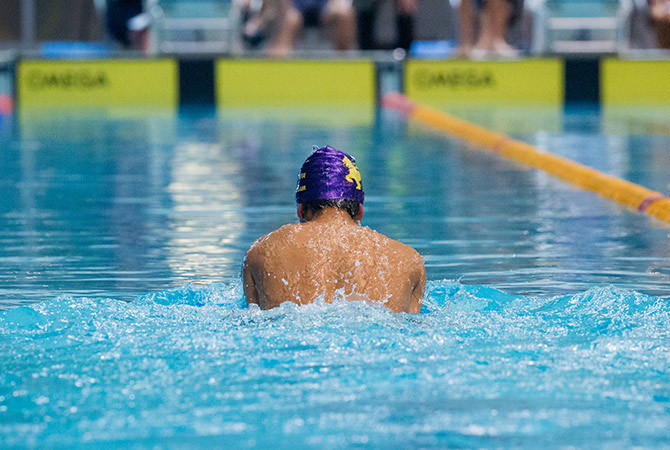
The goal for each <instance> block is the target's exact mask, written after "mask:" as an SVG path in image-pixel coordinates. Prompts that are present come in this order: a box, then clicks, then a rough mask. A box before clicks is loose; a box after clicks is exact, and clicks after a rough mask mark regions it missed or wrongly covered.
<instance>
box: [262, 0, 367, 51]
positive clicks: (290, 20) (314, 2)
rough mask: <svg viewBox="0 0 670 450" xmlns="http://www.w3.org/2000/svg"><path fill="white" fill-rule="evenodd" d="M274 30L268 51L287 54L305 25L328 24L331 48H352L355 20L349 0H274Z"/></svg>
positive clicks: (326, 25)
mask: <svg viewBox="0 0 670 450" xmlns="http://www.w3.org/2000/svg"><path fill="white" fill-rule="evenodd" d="M276 1H277V3H278V8H277V18H276V19H277V29H276V30H275V36H274V38H273V41H272V44H271V45H270V51H269V54H270V56H271V57H274V58H283V57H288V56H290V55H291V53H292V52H293V46H294V45H295V43H296V41H297V39H298V37H299V35H300V33H301V32H302V30H303V29H304V28H305V27H309V26H317V27H323V26H325V27H329V28H331V30H329V31H330V32H331V33H332V40H333V46H334V47H335V50H352V49H353V48H354V43H355V42H354V41H355V39H356V22H355V17H354V11H353V8H352V6H351V0H276Z"/></svg>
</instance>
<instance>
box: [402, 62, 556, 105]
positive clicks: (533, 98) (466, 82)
mask: <svg viewBox="0 0 670 450" xmlns="http://www.w3.org/2000/svg"><path fill="white" fill-rule="evenodd" d="M405 93H406V94H407V96H408V97H410V98H411V99H412V100H416V101H418V102H421V103H426V104H432V105H436V106H440V105H443V104H445V103H459V102H463V103H464V102H468V103H470V102H481V103H509V104H549V105H552V104H561V103H562V102H563V97H564V69H563V63H562V62H561V61H560V60H557V59H522V60H514V61H461V60H447V61H424V60H410V61H408V62H407V65H406V68H405Z"/></svg>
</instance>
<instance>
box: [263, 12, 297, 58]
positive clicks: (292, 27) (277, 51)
mask: <svg viewBox="0 0 670 450" xmlns="http://www.w3.org/2000/svg"><path fill="white" fill-rule="evenodd" d="M281 1H282V2H285V0H281ZM284 4H286V3H284ZM282 9H283V8H282ZM277 19H278V22H277V30H276V34H275V37H274V39H273V41H272V45H271V46H270V50H269V55H270V56H271V57H272V58H286V57H288V56H291V53H292V52H293V45H294V44H295V41H296V39H297V38H298V35H299V34H300V32H301V31H302V27H303V18H302V14H301V13H300V11H298V10H297V9H295V8H294V7H293V6H292V5H291V6H288V7H287V8H286V9H285V10H284V11H281V13H280V14H279V15H278V17H277Z"/></svg>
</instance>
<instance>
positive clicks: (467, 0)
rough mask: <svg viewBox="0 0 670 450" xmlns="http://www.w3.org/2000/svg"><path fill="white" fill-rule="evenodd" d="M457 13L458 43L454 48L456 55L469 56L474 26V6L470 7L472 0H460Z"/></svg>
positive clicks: (473, 38) (473, 40) (473, 41)
mask: <svg viewBox="0 0 670 450" xmlns="http://www.w3.org/2000/svg"><path fill="white" fill-rule="evenodd" d="M458 15H459V24H460V26H459V28H460V30H459V32H460V41H461V42H460V44H459V46H458V49H457V50H456V55H457V56H469V55H470V52H471V51H472V46H473V45H474V43H475V27H474V22H473V21H474V8H473V7H472V0H461V4H460V6H459V7H458Z"/></svg>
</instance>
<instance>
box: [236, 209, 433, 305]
mask: <svg viewBox="0 0 670 450" xmlns="http://www.w3.org/2000/svg"><path fill="white" fill-rule="evenodd" d="M362 215H363V208H362V206H361V209H360V213H359V216H358V217H355V218H352V217H351V216H349V214H348V213H346V212H345V211H342V210H339V209H335V208H326V209H323V210H321V211H318V212H317V213H315V214H312V213H311V212H307V213H305V214H303V211H302V205H299V206H298V216H299V217H300V218H301V220H302V222H301V223H299V224H290V225H285V226H283V227H281V228H279V229H278V230H276V231H273V232H272V233H269V234H267V235H265V236H263V237H261V238H260V239H258V240H257V241H256V242H254V244H252V246H251V247H250V248H249V250H248V252H247V256H246V258H245V260H244V270H243V278H244V294H245V297H246V299H247V303H248V304H252V303H255V304H257V305H259V306H260V307H261V308H262V309H270V308H274V307H276V306H279V305H280V304H281V303H283V302H285V301H291V302H294V303H298V304H307V303H312V302H313V301H314V300H315V299H317V298H318V297H320V296H324V299H325V301H327V302H332V301H333V300H334V298H335V297H336V295H337V296H342V297H343V298H345V299H347V300H365V301H377V302H382V303H383V304H384V305H385V306H386V307H388V308H389V309H391V310H393V311H395V312H410V313H418V312H419V310H420V308H421V300H422V299H423V292H424V288H425V285H426V270H425V268H424V265H423V259H422V258H421V255H419V253H417V252H416V250H414V249H413V248H411V247H409V246H407V245H405V244H403V243H400V242H398V241H394V240H393V239H390V238H388V237H386V236H384V235H382V234H380V233H377V232H376V231H373V230H371V229H370V228H368V227H362V226H360V224H359V223H360V222H359V221H360V219H361V217H362Z"/></svg>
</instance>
